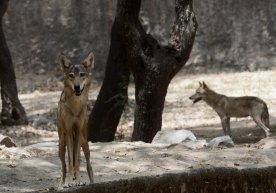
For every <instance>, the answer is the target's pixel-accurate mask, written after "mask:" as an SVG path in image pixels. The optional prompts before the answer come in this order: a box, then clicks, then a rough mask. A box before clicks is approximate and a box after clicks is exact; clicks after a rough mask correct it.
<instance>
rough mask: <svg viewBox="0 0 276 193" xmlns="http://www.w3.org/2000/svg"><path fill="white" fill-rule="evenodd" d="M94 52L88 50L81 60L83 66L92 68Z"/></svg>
mask: <svg viewBox="0 0 276 193" xmlns="http://www.w3.org/2000/svg"><path fill="white" fill-rule="evenodd" d="M94 61H95V60H94V54H93V52H90V53H89V54H88V55H87V56H86V58H85V59H84V60H83V62H82V64H83V65H84V67H85V68H88V69H89V70H92V69H93V68H94Z"/></svg>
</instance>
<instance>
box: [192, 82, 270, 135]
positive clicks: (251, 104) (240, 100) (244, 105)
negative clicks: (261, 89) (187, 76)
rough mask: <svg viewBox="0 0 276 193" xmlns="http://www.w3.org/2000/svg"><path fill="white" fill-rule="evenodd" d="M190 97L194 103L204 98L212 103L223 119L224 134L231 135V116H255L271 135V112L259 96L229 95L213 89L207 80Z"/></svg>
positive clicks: (257, 121) (265, 131)
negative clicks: (207, 83)
mask: <svg viewBox="0 0 276 193" xmlns="http://www.w3.org/2000/svg"><path fill="white" fill-rule="evenodd" d="M189 99H191V100H193V101H194V103H196V102H198V101H200V100H203V101H205V102H206V103H207V104H208V105H210V106H211V107H212V108H213V109H214V110H215V111H216V112H217V114H218V115H219V117H220V119H221V124H222V128H223V131H224V134H225V135H226V134H228V135H230V136H231V131H230V118H231V117H247V116H250V117H252V118H253V120H254V121H255V123H256V124H257V125H258V126H259V127H260V128H261V129H263V130H264V133H265V135H266V137H268V136H269V113H268V108H267V105H266V103H265V102H264V101H263V100H261V99H260V98H257V97H252V96H243V97H228V96H225V95H222V94H218V93H216V92H215V91H213V90H211V89H210V88H209V87H208V86H207V85H206V83H205V82H203V83H199V88H198V89H197V90H196V93H195V94H194V95H192V96H191V97H190V98H189Z"/></svg>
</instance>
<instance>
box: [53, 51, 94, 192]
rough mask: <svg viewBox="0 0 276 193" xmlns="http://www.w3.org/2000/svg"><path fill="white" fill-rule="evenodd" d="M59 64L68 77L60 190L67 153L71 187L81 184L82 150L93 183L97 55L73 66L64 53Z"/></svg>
mask: <svg viewBox="0 0 276 193" xmlns="http://www.w3.org/2000/svg"><path fill="white" fill-rule="evenodd" d="M59 65H60V68H61V71H62V73H63V75H64V89H63V91H62V94H61V97H60V101H59V104H58V112H57V128H58V136H59V158H60V160H61V166H62V172H61V180H60V184H59V189H62V188H63V186H64V183H65V178H66V172H67V170H66V164H65V152H66V147H67V153H68V169H69V172H68V184H69V185H80V148H81V147H82V150H83V152H84V156H85V159H86V164H87V165H86V167H87V172H88V176H89V180H90V183H93V181H94V178H93V171H92V167H91V165H90V151H89V146H88V142H87V101H88V91H89V88H90V86H91V83H92V69H93V68H94V55H93V53H92V52H90V53H89V54H88V56H87V57H86V58H85V59H84V60H83V62H82V63H81V64H73V63H72V62H71V60H70V59H69V58H68V57H66V56H65V55H64V54H60V56H59Z"/></svg>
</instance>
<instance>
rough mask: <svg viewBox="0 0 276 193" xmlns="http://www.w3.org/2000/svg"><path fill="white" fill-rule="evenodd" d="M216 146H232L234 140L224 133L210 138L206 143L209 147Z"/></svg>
mask: <svg viewBox="0 0 276 193" xmlns="http://www.w3.org/2000/svg"><path fill="white" fill-rule="evenodd" d="M218 146H225V147H234V142H233V140H232V139H231V137H230V136H229V135H226V136H221V137H216V138H214V139H212V140H211V141H210V142H209V143H208V145H207V147H210V148H216V147H218Z"/></svg>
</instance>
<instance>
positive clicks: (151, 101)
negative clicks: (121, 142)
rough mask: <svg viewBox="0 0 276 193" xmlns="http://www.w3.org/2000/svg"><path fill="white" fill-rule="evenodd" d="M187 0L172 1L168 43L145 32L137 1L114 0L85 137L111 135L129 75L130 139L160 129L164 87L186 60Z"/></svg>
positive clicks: (189, 38) (190, 26) (191, 33)
mask: <svg viewBox="0 0 276 193" xmlns="http://www.w3.org/2000/svg"><path fill="white" fill-rule="evenodd" d="M192 4H193V1H192V0H176V1H175V14H176V17H175V22H174V25H173V28H172V33H171V38H170V41H169V45H166V46H162V45H160V44H159V43H158V41H157V40H156V39H154V37H152V36H151V35H150V34H147V33H146V32H145V30H144V29H143V27H142V25H141V23H140V21H139V12H140V7H141V0H118V3H117V12H116V17H115V21H114V24H113V28H112V32H111V46H110V52H109V57H108V61H107V65H106V74H105V78H104V82H103V85H102V88H101V91H100V93H99V96H98V98H97V101H96V104H95V106H94V109H93V111H92V113H91V115H90V117H89V123H88V128H89V140H91V141H111V140H113V139H114V135H115V132H116V128H117V125H118V123H119V120H120V117H121V114H122V110H123V108H124V105H125V103H126V102H127V86H128V82H129V75H130V73H132V74H133V76H134V81H135V100H136V107H135V120H134V132H133V135H132V140H134V141H138V140H141V141H144V142H151V141H152V139H153V137H154V136H155V134H156V133H157V132H158V131H159V130H161V125H162V112H163V108H164V102H165V97H166V93H167V88H168V85H169V83H170V81H171V79H172V78H173V77H174V76H175V74H176V73H177V72H178V71H179V70H180V69H181V67H183V66H184V64H185V63H186V62H187V60H188V58H189V55H190V52H191V50H192V47H193V43H194V38H195V34H196V30H197V22H196V19H195V15H194V12H193V6H192Z"/></svg>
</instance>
